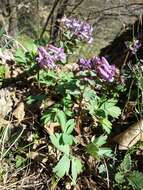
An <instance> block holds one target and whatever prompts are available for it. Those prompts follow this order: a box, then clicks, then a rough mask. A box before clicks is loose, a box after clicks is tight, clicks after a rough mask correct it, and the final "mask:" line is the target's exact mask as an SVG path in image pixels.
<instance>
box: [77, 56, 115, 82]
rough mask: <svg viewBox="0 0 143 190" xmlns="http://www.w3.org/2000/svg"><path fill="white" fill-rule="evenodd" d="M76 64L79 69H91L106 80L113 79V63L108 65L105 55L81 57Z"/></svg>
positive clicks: (110, 80)
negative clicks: (88, 57) (89, 57)
mask: <svg viewBox="0 0 143 190" xmlns="http://www.w3.org/2000/svg"><path fill="white" fill-rule="evenodd" d="M78 64H79V66H80V68H81V69H84V70H87V69H90V70H93V71H95V72H96V73H97V75H98V76H99V77H100V78H101V79H103V80H106V81H109V82H112V81H113V80H114V76H115V70H116V68H115V65H109V63H108V61H107V60H106V59H105V57H101V58H100V57H97V56H95V57H93V58H92V59H89V60H88V59H84V58H81V59H80V60H79V61H78Z"/></svg>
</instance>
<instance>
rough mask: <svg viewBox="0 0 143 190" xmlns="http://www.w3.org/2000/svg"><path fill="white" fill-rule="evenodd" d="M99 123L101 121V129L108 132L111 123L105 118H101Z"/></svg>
mask: <svg viewBox="0 0 143 190" xmlns="http://www.w3.org/2000/svg"><path fill="white" fill-rule="evenodd" d="M100 123H101V125H102V127H103V129H104V130H105V131H106V132H107V133H108V134H109V133H110V132H111V129H112V123H111V122H110V121H109V120H108V119H107V118H103V119H101V120H100Z"/></svg>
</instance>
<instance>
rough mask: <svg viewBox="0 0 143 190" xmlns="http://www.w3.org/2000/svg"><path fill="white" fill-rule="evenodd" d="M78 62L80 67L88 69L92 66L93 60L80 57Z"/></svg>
mask: <svg viewBox="0 0 143 190" xmlns="http://www.w3.org/2000/svg"><path fill="white" fill-rule="evenodd" d="M78 64H79V67H80V69H82V70H87V69H91V68H92V64H91V60H90V59H89V60H88V59H85V58H80V59H79V60H78Z"/></svg>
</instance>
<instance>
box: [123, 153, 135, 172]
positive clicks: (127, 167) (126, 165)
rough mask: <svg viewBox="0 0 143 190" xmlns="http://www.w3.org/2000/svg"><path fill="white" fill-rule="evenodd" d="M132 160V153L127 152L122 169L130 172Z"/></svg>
mask: <svg viewBox="0 0 143 190" xmlns="http://www.w3.org/2000/svg"><path fill="white" fill-rule="evenodd" d="M131 167H132V160H131V156H130V154H126V155H125V157H124V159H123V161H122V163H121V164H120V169H121V170H122V171H124V172H128V171H130V170H131Z"/></svg>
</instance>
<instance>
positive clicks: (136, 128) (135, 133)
mask: <svg viewBox="0 0 143 190" xmlns="http://www.w3.org/2000/svg"><path fill="white" fill-rule="evenodd" d="M114 141H115V142H117V143H118V144H119V150H127V149H128V148H130V147H132V146H133V145H135V144H136V143H137V142H138V141H143V119H142V120H140V121H138V122H136V123H134V124H133V125H131V126H130V127H129V128H128V129H127V130H125V131H123V132H122V133H120V134H119V135H117V136H115V137H114Z"/></svg>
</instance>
